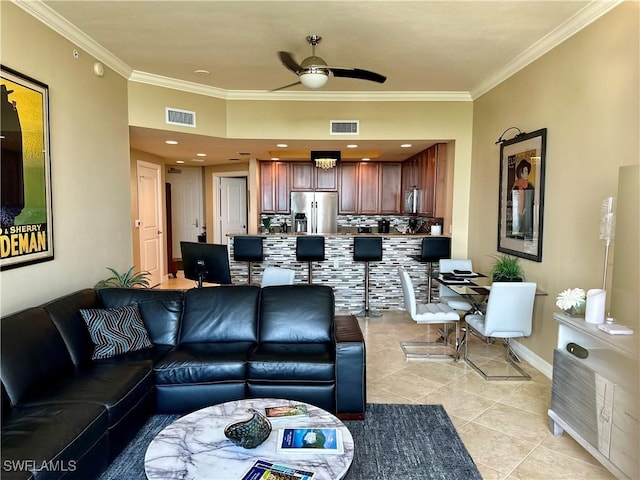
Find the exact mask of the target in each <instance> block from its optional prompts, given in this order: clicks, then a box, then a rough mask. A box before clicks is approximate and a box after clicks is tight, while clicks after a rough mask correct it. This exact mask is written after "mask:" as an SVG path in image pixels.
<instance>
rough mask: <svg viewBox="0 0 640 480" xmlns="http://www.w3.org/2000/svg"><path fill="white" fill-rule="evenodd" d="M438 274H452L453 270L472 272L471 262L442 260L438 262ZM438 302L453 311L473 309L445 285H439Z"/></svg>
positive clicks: (453, 259) (452, 259)
mask: <svg viewBox="0 0 640 480" xmlns="http://www.w3.org/2000/svg"><path fill="white" fill-rule="evenodd" d="M439 267H440V273H453V271H454V270H460V271H467V272H473V267H472V263H471V260H469V259H466V258H465V259H459V258H442V259H440V261H439ZM439 293H440V302H442V303H446V304H447V305H449V306H450V307H451V308H453V309H454V310H459V311H461V312H468V311H470V310H471V309H472V308H473V307H472V305H471V303H469V302H468V301H467V300H465V299H464V298H463V297H461V296H460V295H458V294H457V293H456V292H454V291H453V290H451V289H450V288H449V287H447V286H446V285H443V284H442V283H441V284H440V292H439Z"/></svg>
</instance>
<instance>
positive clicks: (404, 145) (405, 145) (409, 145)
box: [400, 143, 413, 148]
mask: <svg viewBox="0 0 640 480" xmlns="http://www.w3.org/2000/svg"><path fill="white" fill-rule="evenodd" d="M400 146H401V147H402V148H409V147H413V145H411V144H410V143H403V144H402V145H400Z"/></svg>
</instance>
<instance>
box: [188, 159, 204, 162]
mask: <svg viewBox="0 0 640 480" xmlns="http://www.w3.org/2000/svg"><path fill="white" fill-rule="evenodd" d="M191 161H192V162H196V163H204V160H203V159H201V158H192V159H191Z"/></svg>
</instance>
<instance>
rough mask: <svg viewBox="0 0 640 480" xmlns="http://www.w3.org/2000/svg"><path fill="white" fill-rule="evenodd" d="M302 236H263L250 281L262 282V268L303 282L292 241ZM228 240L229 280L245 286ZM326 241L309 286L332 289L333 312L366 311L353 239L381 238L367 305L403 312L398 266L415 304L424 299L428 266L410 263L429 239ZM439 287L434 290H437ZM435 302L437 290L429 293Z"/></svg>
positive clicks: (303, 265)
mask: <svg viewBox="0 0 640 480" xmlns="http://www.w3.org/2000/svg"><path fill="white" fill-rule="evenodd" d="M300 235H307V234H300V233H272V234H267V233H265V234H261V236H262V237H263V238H264V241H263V248H264V261H263V262H255V263H253V264H252V268H253V282H254V283H256V284H259V283H260V280H261V278H262V272H263V271H264V269H265V268H266V267H281V268H289V269H292V270H294V271H295V282H296V283H306V282H307V262H298V261H296V237H298V236H300ZM235 236H236V235H230V236H229V237H230V238H229V257H230V267H231V280H232V282H233V283H234V284H242V283H246V282H247V263H246V262H236V261H234V260H233V239H234V238H235ZM323 236H324V237H325V258H326V260H325V261H324V262H313V283H315V284H320V285H329V286H331V287H333V289H334V292H335V299H336V313H340V314H344V313H350V312H354V311H359V310H361V309H362V308H363V306H364V262H354V261H353V238H354V237H355V236H380V237H382V261H380V262H371V263H370V274H369V302H370V307H371V308H372V309H374V310H398V309H400V308H404V297H403V295H402V286H401V285H400V279H399V277H398V271H397V269H398V267H399V266H402V267H404V268H405V269H406V270H407V272H409V275H411V278H412V280H413V282H414V287H415V290H416V296H417V298H418V300H421V299H424V300H425V301H426V298H427V285H428V281H427V265H426V264H424V263H420V262H418V261H416V260H415V259H414V258H412V255H420V251H421V248H422V239H423V238H425V237H430V236H431V235H429V234H414V235H403V234H399V233H398V234H393V233H383V234H378V233H364V234H353V233H329V234H323ZM436 288H437V287H436ZM433 298H435V299H437V291H436V292H433Z"/></svg>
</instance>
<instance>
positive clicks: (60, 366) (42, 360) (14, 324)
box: [0, 307, 74, 405]
mask: <svg viewBox="0 0 640 480" xmlns="http://www.w3.org/2000/svg"><path fill="white" fill-rule="evenodd" d="M0 330H1V332H0V346H1V348H0V376H1V377H2V383H3V384H4V386H5V388H6V389H7V394H8V395H9V398H10V399H11V403H12V404H13V405H16V404H18V403H20V402H21V401H22V399H23V398H24V397H26V396H28V395H30V394H31V393H32V392H34V391H44V390H46V389H47V388H48V387H49V386H50V385H55V384H56V383H57V382H58V381H59V380H60V379H62V378H64V377H66V376H68V375H70V374H71V373H72V372H73V370H74V365H73V362H72V361H71V356H70V355H69V351H68V350H67V347H66V345H65V342H64V340H63V339H62V336H61V335H60V332H58V329H57V328H56V326H55V325H54V324H53V322H52V321H51V318H50V317H49V315H48V314H47V312H46V311H45V310H44V308H41V307H35V308H29V309H27V310H23V311H22V312H18V313H14V314H13V315H9V316H7V317H5V318H3V319H2V321H0Z"/></svg>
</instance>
